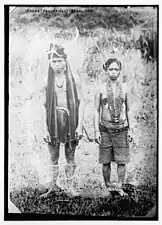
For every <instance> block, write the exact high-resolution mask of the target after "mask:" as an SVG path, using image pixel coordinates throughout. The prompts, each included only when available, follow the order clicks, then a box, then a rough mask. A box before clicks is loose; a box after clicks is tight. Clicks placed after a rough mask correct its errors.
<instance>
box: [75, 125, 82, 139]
mask: <svg viewBox="0 0 162 225" xmlns="http://www.w3.org/2000/svg"><path fill="white" fill-rule="evenodd" d="M82 137H83V130H82V127H79V126H78V127H77V129H76V130H75V138H76V139H82Z"/></svg>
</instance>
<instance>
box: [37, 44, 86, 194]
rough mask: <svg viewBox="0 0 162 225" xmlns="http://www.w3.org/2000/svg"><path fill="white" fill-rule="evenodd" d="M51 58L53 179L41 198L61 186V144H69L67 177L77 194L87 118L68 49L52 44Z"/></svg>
mask: <svg viewBox="0 0 162 225" xmlns="http://www.w3.org/2000/svg"><path fill="white" fill-rule="evenodd" d="M48 59H49V60H50V63H49V68H48V81H47V88H46V104H45V108H46V121H45V123H46V127H47V128H46V130H47V132H48V148H49V153H50V157H51V162H52V165H51V167H52V173H53V180H52V183H51V187H50V189H49V191H48V192H47V193H46V194H44V195H42V196H41V197H47V196H48V194H49V193H51V191H52V190H54V189H55V188H56V187H57V185H56V182H57V177H58V175H59V165H58V160H59V152H60V143H64V144H65V157H66V161H67V164H66V166H65V174H66V179H67V181H68V188H69V191H70V192H71V193H72V194H73V195H76V194H77V192H76V191H75V190H74V189H73V187H72V180H71V179H72V177H73V175H74V173H75V169H76V163H75V158H74V155H75V149H76V147H77V145H78V142H79V139H80V138H81V137H82V123H83V117H84V111H83V110H84V94H83V92H82V90H81V85H79V84H76V81H75V79H74V76H73V74H72V72H71V69H70V66H69V63H68V61H67V55H66V54H65V52H64V48H63V47H62V46H59V45H54V46H53V44H51V45H50V50H49V52H48Z"/></svg>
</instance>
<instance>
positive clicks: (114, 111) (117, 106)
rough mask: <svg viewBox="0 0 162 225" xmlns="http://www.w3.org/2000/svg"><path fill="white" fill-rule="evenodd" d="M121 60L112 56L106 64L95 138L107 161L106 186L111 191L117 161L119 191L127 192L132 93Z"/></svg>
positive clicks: (98, 93) (101, 159) (97, 105)
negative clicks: (123, 81)
mask: <svg viewBox="0 0 162 225" xmlns="http://www.w3.org/2000/svg"><path fill="white" fill-rule="evenodd" d="M121 67H122V66H121V62H120V61H119V60H118V59H117V58H110V59H108V60H107V61H106V63H105V64H104V65H103V69H104V70H105V72H106V75H107V81H106V83H104V84H101V85H100V86H99V88H98V90H97V91H96V94H95V99H94V107H95V114H94V129H95V141H96V142H97V143H98V144H99V162H100V163H101V164H103V167H102V173H103V178H104V182H105V185H106V187H107V190H108V194H110V193H109V191H110V190H111V187H112V185H111V183H110V176H111V161H115V162H116V163H117V175H118V184H117V185H116V187H117V190H118V191H119V193H120V194H122V195H123V194H125V192H124V191H123V189H122V184H123V183H124V180H125V173H126V164H127V163H129V161H130V154H129V144H128V129H129V119H128V111H129V106H128V94H127V90H128V88H127V85H126V84H121V83H120V81H119V75H120V71H121Z"/></svg>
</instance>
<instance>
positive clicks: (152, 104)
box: [9, 25, 157, 189]
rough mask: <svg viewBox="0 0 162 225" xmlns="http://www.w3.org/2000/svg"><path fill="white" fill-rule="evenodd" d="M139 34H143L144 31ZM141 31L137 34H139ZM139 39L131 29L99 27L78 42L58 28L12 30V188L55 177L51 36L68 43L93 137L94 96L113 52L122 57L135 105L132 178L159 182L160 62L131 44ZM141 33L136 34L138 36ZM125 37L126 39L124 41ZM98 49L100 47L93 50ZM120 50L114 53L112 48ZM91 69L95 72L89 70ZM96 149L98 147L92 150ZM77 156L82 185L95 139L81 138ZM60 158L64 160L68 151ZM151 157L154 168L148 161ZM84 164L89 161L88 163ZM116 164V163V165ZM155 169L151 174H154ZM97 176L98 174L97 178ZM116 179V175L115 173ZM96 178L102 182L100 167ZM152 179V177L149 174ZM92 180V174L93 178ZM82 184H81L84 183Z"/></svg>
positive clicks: (94, 153)
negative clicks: (49, 124)
mask: <svg viewBox="0 0 162 225" xmlns="http://www.w3.org/2000/svg"><path fill="white" fill-rule="evenodd" d="M139 35H140V34H139ZM137 36H138V35H137ZM133 38H135V37H134V36H133V35H132V34H131V33H128V34H125V33H124V32H123V33H122V32H117V31H114V32H113V33H112V32H111V31H109V30H105V29H100V32H98V31H97V32H96V33H94V35H93V37H89V38H85V37H81V38H80V39H79V40H78V42H75V43H74V42H73V41H71V40H64V39H57V38H55V37H54V29H49V30H47V31H46V30H44V29H43V28H42V29H39V28H38V27H37V26H27V25H26V26H24V27H22V28H21V29H19V30H17V31H10V45H9V46H10V49H9V51H10V55H9V69H10V74H9V79H10V89H9V90H10V93H9V94H10V105H9V110H10V116H9V120H10V130H9V176H10V179H9V182H10V189H14V188H18V187H24V186H38V187H39V186H40V185H41V184H44V183H45V182H46V181H47V180H50V179H51V176H50V169H49V168H48V164H49V163H50V157H49V153H48V149H47V145H46V143H44V141H43V137H44V135H45V134H46V131H45V126H44V124H45V120H44V118H45V110H44V106H43V104H44V100H45V99H44V87H45V86H46V78H47V70H48V59H47V55H46V54H45V51H46V50H48V49H49V44H50V42H51V41H53V42H55V43H59V44H63V45H64V47H65V49H66V52H67V54H68V60H69V61H70V64H71V67H72V71H73V73H74V76H75V78H76V79H79V80H80V81H81V82H82V84H83V85H84V89H85V90H86V92H87V105H86V109H85V122H84V123H85V127H86V128H87V131H88V133H89V134H90V136H92V137H93V125H92V116H93V110H92V109H93V97H94V94H95V88H96V85H98V84H99V83H100V82H104V80H105V74H104V72H103V70H102V65H103V62H104V61H105V60H106V59H107V58H108V57H110V56H112V55H113V56H116V57H118V58H119V59H120V60H121V62H122V68H123V69H122V73H121V76H120V79H121V81H122V82H125V81H126V82H127V83H128V84H129V97H130V104H131V118H130V119H131V121H130V124H131V131H130V133H131V135H132V137H133V143H131V145H130V147H131V162H130V164H129V165H128V172H127V181H129V182H134V183H136V184H142V183H155V179H154V178H155V173H156V164H155V163H154V161H155V158H156V129H155V128H156V97H157V95H156V81H157V73H156V63H153V62H150V63H148V64H146V62H145V61H144V60H142V59H141V52H140V50H138V49H136V48H135V47H134V46H132V47H131V46H130V45H129V46H127V45H125V44H123V43H125V42H126V41H127V42H128V43H129V44H130V43H131V40H133ZM136 38H137V37H136ZM125 40H126V41H125ZM94 49H97V50H96V52H94ZM112 49H115V53H113V54H112V53H111V51H112ZM90 69H91V71H90ZM91 148H92V149H94V151H92V152H91ZM78 149H80V151H79V150H78V151H77V154H78V155H79V156H81V157H83V161H82V160H79V158H80V157H77V160H78V164H79V163H80V167H82V168H86V169H85V170H84V171H82V172H83V173H81V169H80V172H78V177H79V176H80V182H81V181H82V182H81V183H82V184H83V183H84V182H85V181H86V179H90V178H89V176H90V174H91V175H92V171H93V170H94V168H92V167H93V166H92V167H91V168H89V167H88V165H89V161H87V162H86V159H87V158H86V157H85V154H84V153H85V149H87V151H88V152H90V155H91V157H90V158H89V160H91V165H93V164H94V165H95V162H96V161H97V157H98V148H97V146H96V145H95V144H90V143H89V144H88V143H85V142H84V140H82V141H81V142H80V145H79V147H78ZM61 157H62V158H61V160H60V162H64V157H63V154H62V156H61ZM148 161H149V162H150V163H149V167H148V166H147V163H148ZM84 164H85V165H84ZM114 168H115V167H114ZM150 168H151V171H152V172H151V173H150ZM96 176H97V177H96ZM113 176H114V178H112V179H116V177H115V175H113ZM90 177H91V179H92V178H93V177H95V179H97V180H98V181H99V182H102V175H101V171H100V167H99V166H98V167H97V168H96V174H94V173H93V175H92V176H90ZM146 178H147V179H146ZM92 180H93V179H92ZM80 185H81V184H80Z"/></svg>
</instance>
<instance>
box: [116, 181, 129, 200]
mask: <svg viewBox="0 0 162 225" xmlns="http://www.w3.org/2000/svg"><path fill="white" fill-rule="evenodd" d="M114 187H115V191H117V192H118V193H119V195H120V196H122V197H123V196H125V197H126V196H128V194H127V193H126V192H124V190H123V189H122V184H121V183H117V184H115V186H114Z"/></svg>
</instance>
